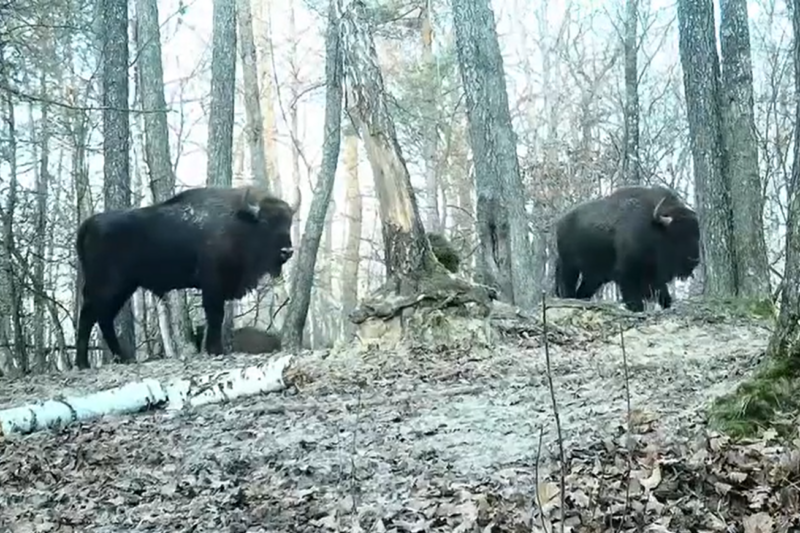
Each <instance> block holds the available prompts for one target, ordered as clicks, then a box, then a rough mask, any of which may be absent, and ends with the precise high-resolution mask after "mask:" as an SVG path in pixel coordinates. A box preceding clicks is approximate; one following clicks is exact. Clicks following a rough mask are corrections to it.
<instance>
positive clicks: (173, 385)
mask: <svg viewBox="0 0 800 533" xmlns="http://www.w3.org/2000/svg"><path fill="white" fill-rule="evenodd" d="M291 363H292V355H284V356H282V357H279V358H277V359H273V360H271V361H269V362H267V363H265V364H263V365H257V366H249V367H244V368H237V369H234V370H225V371H222V372H213V373H210V374H206V375H205V376H200V377H195V378H176V379H172V380H170V381H168V382H166V383H162V382H161V381H159V380H157V379H152V378H151V379H145V380H143V381H139V382H135V383H128V384H126V385H122V386H120V387H114V388H113V389H107V390H104V391H100V392H96V393H93V394H89V395H87V396H79V397H72V398H63V399H51V400H47V401H44V402H36V403H32V404H28V405H24V406H22V407H12V408H10V409H4V410H2V411H0V436H2V435H11V434H14V433H16V434H23V435H24V434H28V433H33V432H35V431H40V430H43V429H47V428H51V427H63V426H65V425H67V424H70V423H73V422H77V421H85V420H92V419H95V418H99V417H101V416H105V415H120V414H126V413H137V412H140V411H146V410H150V409H168V410H180V409H184V408H185V407H198V406H201V405H206V404H209V403H221V402H224V401H229V400H232V399H234V398H239V397H242V396H251V395H254V394H259V393H262V394H263V393H269V392H278V391H280V390H283V389H285V388H286V386H287V380H286V379H285V377H284V376H285V375H286V372H287V371H288V370H289V368H290V367H291Z"/></svg>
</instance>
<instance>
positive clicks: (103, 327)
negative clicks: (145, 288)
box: [95, 288, 136, 362]
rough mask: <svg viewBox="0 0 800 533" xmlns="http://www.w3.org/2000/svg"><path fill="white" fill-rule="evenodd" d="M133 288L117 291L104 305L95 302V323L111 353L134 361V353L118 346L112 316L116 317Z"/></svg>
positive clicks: (127, 360) (121, 358) (122, 358)
mask: <svg viewBox="0 0 800 533" xmlns="http://www.w3.org/2000/svg"><path fill="white" fill-rule="evenodd" d="M134 290H136V289H135V288H134V289H133V290H129V289H126V290H124V291H120V292H118V293H117V294H115V295H114V297H113V298H111V299H109V300H108V303H106V304H105V305H102V306H101V305H97V303H95V309H96V310H97V324H98V325H99V326H100V332H101V333H102V334H103V339H104V340H105V341H106V345H108V349H109V350H111V353H113V354H114V355H116V356H117V357H118V358H119V360H121V361H125V362H129V361H130V362H133V361H136V356H135V354H131V353H128V352H127V350H124V349H123V348H122V346H120V344H119V338H117V332H116V330H115V329H114V318H116V316H117V314H118V313H119V310H120V309H122V306H123V305H125V302H127V301H128V299H129V298H130V297H131V295H133V292H134Z"/></svg>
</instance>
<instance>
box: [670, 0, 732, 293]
mask: <svg viewBox="0 0 800 533" xmlns="http://www.w3.org/2000/svg"><path fill="white" fill-rule="evenodd" d="M678 31H679V48H680V55H681V65H682V66H683V85H684V92H685V94H686V110H687V118H688V121H689V138H690V143H691V149H692V160H693V162H694V181H695V205H696V206H697V212H698V216H699V218H700V231H701V254H702V266H703V270H704V272H703V275H704V279H705V280H706V286H705V292H706V294H710V295H713V296H730V295H734V294H736V265H735V263H734V258H735V255H734V252H733V242H732V240H733V236H732V234H731V233H732V215H731V204H730V189H729V183H728V181H727V179H726V177H725V172H724V168H723V156H722V150H723V146H722V135H721V133H722V130H721V116H720V99H719V95H720V74H719V61H718V57H717V48H716V39H715V37H714V10H713V5H712V3H711V0H678Z"/></svg>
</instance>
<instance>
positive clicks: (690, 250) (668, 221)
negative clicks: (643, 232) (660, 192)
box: [653, 197, 700, 279]
mask: <svg viewBox="0 0 800 533" xmlns="http://www.w3.org/2000/svg"><path fill="white" fill-rule="evenodd" d="M666 199H667V197H664V198H662V199H661V200H660V201H659V202H658V204H657V205H656V208H655V209H654V210H653V222H654V223H655V224H656V226H657V227H658V228H659V230H660V231H662V232H663V234H664V237H665V242H666V248H667V250H665V252H666V254H665V257H666V258H667V259H668V261H669V262H670V264H671V267H672V268H671V270H672V271H673V273H674V274H675V275H676V276H677V277H679V278H681V279H687V278H689V277H691V276H692V273H693V272H694V269H695V268H697V265H699V264H700V224H699V223H698V220H697V213H695V212H694V211H693V210H692V209H690V208H689V207H686V206H685V205H682V204H675V203H672V202H666V203H665V200H666Z"/></svg>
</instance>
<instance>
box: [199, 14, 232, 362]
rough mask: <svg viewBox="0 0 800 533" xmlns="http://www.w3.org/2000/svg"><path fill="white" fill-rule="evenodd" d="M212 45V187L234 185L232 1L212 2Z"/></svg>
mask: <svg viewBox="0 0 800 533" xmlns="http://www.w3.org/2000/svg"><path fill="white" fill-rule="evenodd" d="M213 4H214V11H213V23H212V24H213V28H214V30H213V36H212V45H211V106H210V110H209V117H208V168H207V170H206V179H207V180H208V184H209V185H212V186H215V187H230V186H231V185H232V184H233V116H234V113H233V112H234V94H235V92H236V9H235V6H234V0H214V3H213ZM207 292H208V291H203V309H204V310H205V312H206V316H208V313H209V312H211V313H213V312H214V309H217V306H215V305H214V302H212V301H210V299H211V298H215V297H216V296H215V295H213V294H211V293H209V294H206V293H207ZM234 304H235V302H233V301H230V302H227V303H226V304H225V316H224V322H223V325H222V339H223V340H222V342H223V346H224V348H225V350H230V348H231V343H232V340H233V339H232V332H233V316H234V309H235V305H234ZM208 320H209V321H210V320H211V317H208Z"/></svg>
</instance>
